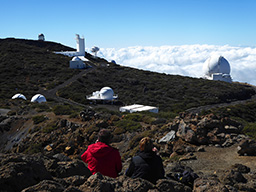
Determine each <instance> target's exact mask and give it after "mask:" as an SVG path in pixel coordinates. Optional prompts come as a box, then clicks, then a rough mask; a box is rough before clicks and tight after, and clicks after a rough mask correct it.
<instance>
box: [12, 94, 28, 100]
mask: <svg viewBox="0 0 256 192" xmlns="http://www.w3.org/2000/svg"><path fill="white" fill-rule="evenodd" d="M12 99H24V100H27V98H26V97H25V96H24V95H23V94H21V93H17V94H15V95H14V96H12Z"/></svg>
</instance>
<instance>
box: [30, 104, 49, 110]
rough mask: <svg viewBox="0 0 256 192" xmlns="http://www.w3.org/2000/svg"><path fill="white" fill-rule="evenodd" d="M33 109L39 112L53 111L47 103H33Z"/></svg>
mask: <svg viewBox="0 0 256 192" xmlns="http://www.w3.org/2000/svg"><path fill="white" fill-rule="evenodd" d="M32 107H33V108H35V109H36V111H37V112H44V111H47V112H49V111H51V109H50V107H49V106H48V105H47V103H33V105H32Z"/></svg>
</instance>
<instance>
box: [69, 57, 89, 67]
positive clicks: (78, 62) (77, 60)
mask: <svg viewBox="0 0 256 192" xmlns="http://www.w3.org/2000/svg"><path fill="white" fill-rule="evenodd" d="M69 68H71V69H85V68H86V65H85V63H84V62H83V61H82V60H81V59H80V58H79V57H77V56H75V57H73V59H72V60H71V61H69Z"/></svg>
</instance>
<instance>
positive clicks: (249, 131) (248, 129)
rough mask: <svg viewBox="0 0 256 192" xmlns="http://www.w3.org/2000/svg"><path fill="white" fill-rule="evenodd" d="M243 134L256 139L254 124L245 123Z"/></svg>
mask: <svg viewBox="0 0 256 192" xmlns="http://www.w3.org/2000/svg"><path fill="white" fill-rule="evenodd" d="M243 133H244V134H246V135H248V136H250V137H252V138H253V139H256V122H254V123H247V124H246V125H245V126H244V129H243Z"/></svg>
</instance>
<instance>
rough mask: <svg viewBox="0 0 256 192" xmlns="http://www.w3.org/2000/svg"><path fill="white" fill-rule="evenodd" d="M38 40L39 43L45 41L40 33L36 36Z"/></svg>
mask: <svg viewBox="0 0 256 192" xmlns="http://www.w3.org/2000/svg"><path fill="white" fill-rule="evenodd" d="M38 40H39V41H44V40H45V38H44V34H43V33H40V34H39V35H38Z"/></svg>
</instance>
